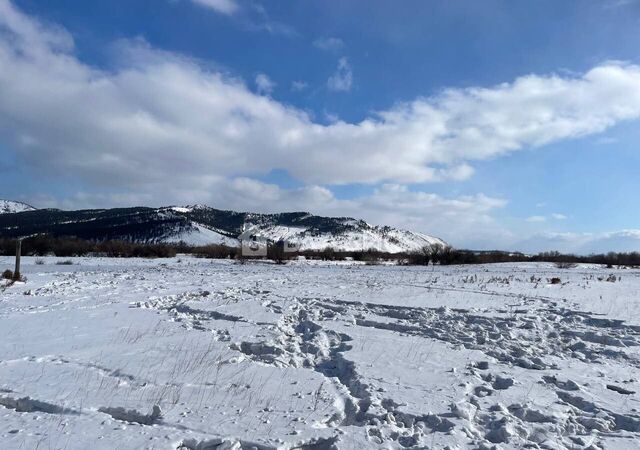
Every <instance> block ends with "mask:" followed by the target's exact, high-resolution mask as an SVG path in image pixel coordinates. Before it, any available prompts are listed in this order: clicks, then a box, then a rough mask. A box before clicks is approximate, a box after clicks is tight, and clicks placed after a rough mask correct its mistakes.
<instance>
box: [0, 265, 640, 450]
mask: <svg viewBox="0 0 640 450" xmlns="http://www.w3.org/2000/svg"><path fill="white" fill-rule="evenodd" d="M23 261H24V262H23V264H24V266H23V272H24V274H25V275H26V276H27V277H28V281H27V283H26V284H23V283H18V284H15V285H13V286H10V287H6V288H3V287H0V448H2V449H34V448H40V449H61V448H65V449H86V448H91V449H114V448H119V449H144V448H158V449H214V448H216V449H222V448H257V449H270V448H283V449H292V448H300V449H308V450H309V449H332V448H339V449H362V448H403V447H409V448H411V447H413V448H447V446H449V447H448V448H451V449H454V448H503V449H506V448H546V449H561V448H562V449H564V448H567V449H583V448H584V449H586V448H591V449H598V448H610V449H637V448H640V411H639V409H640V394H639V393H640V381H639V380H640V370H639V367H640V351H639V349H640V347H639V345H640V271H637V270H618V269H615V270H614V269H604V268H599V267H587V266H581V267H578V268H575V269H557V268H555V267H553V266H552V265H550V264H504V265H503V264H496V265H487V266H464V267H435V268H434V267H429V268H425V267H389V266H364V265H353V264H352V265H345V264H340V265H338V264H335V265H321V264H313V265H312V264H308V263H304V262H296V263H292V264H289V265H286V266H277V265H273V264H267V263H253V264H245V265H240V264H236V263H234V262H232V261H212V260H205V259H195V258H189V257H181V258H175V259H170V260H160V259H159V260H143V259H107V258H75V259H73V262H74V264H73V265H57V264H56V261H59V259H56V258H44V264H38V265H36V264H35V259H34V258H24V259H23ZM11 265H12V260H11V259H10V258H0V268H9V267H11ZM610 274H613V276H615V277H616V279H615V282H612V281H606V279H607V277H609V275H610ZM552 277H560V278H561V281H562V282H561V283H560V284H550V283H549V279H550V278H552ZM611 279H612V278H611ZM219 444H222V445H219Z"/></svg>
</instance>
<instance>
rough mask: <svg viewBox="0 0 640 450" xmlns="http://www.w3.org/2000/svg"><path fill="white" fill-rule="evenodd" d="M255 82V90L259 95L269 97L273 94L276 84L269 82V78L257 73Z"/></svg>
mask: <svg viewBox="0 0 640 450" xmlns="http://www.w3.org/2000/svg"><path fill="white" fill-rule="evenodd" d="M255 81H256V89H257V91H258V93H259V94H261V95H271V93H272V92H273V89H274V88H275V87H276V83H274V82H273V81H271V78H269V77H268V76H267V75H266V74H264V73H259V74H258V75H256V80H255Z"/></svg>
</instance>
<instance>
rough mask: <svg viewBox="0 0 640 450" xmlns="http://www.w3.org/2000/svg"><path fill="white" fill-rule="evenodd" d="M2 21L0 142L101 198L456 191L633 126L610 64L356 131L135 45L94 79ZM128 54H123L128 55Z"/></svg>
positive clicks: (630, 81)
mask: <svg viewBox="0 0 640 450" xmlns="http://www.w3.org/2000/svg"><path fill="white" fill-rule="evenodd" d="M0 8H1V14H0V98H2V102H1V103H0V133H1V134H2V137H3V140H4V141H5V142H10V143H11V147H12V148H13V149H15V150H16V151H17V152H19V155H20V156H21V158H22V159H23V160H25V161H27V162H28V164H31V165H32V166H36V167H39V168H40V169H41V170H43V171H46V172H52V171H53V172H54V173H60V172H68V171H73V173H77V174H78V175H79V176H84V177H85V178H86V179H89V180H92V181H98V182H102V183H106V184H110V183H112V184H115V185H120V186H122V185H123V184H125V185H133V186H136V187H139V186H141V185H144V184H145V183H148V182H153V181H156V180H158V179H162V178H163V177H166V176H170V177H171V178H172V180H173V182H174V183H177V184H180V183H183V184H184V183H185V182H189V183H190V182H191V181H192V180H193V179H194V178H198V177H204V176H210V175H218V176H234V175H235V176H241V175H245V176H251V175H255V174H259V173H266V172H269V171H270V170H272V169H275V168H279V169H283V170H287V171H288V172H289V173H290V174H291V175H292V176H294V177H295V178H297V179H299V180H301V181H303V182H306V183H315V184H340V183H356V182H359V183H378V182H384V181H391V182H399V183H417V182H426V181H440V180H446V179H451V178H455V179H461V178H465V177H468V176H470V175H471V174H472V166H471V163H472V162H473V161H477V160H483V159H488V158H495V157H497V156H500V155H503V154H506V153H509V152H514V151H517V150H519V149H523V148H529V147H536V146H541V145H544V144H547V143H549V142H554V141H558V140H561V139H567V138H572V137H577V136H582V135H586V134H590V133H597V132H600V131H602V130H604V129H606V128H607V127H610V126H612V125H614V124H616V123H618V122H620V121H623V120H628V119H635V118H637V117H638V116H640V67H638V66H634V65H628V64H622V63H606V64H602V65H600V66H597V67H594V68H593V69H591V70H589V71H588V72H586V73H585V74H583V75H582V76H578V77H573V78H571V77H565V78H563V77H560V76H557V75H551V76H535V75H529V76H525V77H522V78H518V79H516V80H515V81H514V82H512V83H504V84H501V85H498V86H494V87H491V88H468V89H448V90H445V91H443V92H442V93H441V94H439V95H437V96H435V97H429V98H419V99H416V100H414V101H412V102H408V103H401V104H397V105H395V106H393V107H392V108H390V109H388V110H385V111H379V112H377V113H374V114H373V115H372V116H371V117H368V118H365V119H363V120H361V121H360V122H344V121H341V120H338V121H336V122H333V123H330V124H328V125H323V124H319V123H316V122H314V121H313V120H312V119H311V118H310V117H309V115H308V114H307V113H306V112H304V111H302V110H299V109H296V108H293V107H290V106H287V105H284V104H282V103H279V102H277V101H276V100H274V99H271V98H269V97H265V96H262V95H256V94H254V93H252V92H251V91H250V90H249V89H247V87H246V86H245V85H244V84H243V83H242V82H240V81H238V80H236V79H231V78H229V77H227V76H225V75H224V74H222V73H219V72H216V71H211V70H206V69H204V68H202V67H201V66H199V65H198V64H197V63H196V62H194V61H192V60H189V59H186V58H183V57H181V56H180V55H175V54H170V53H167V52H162V51H158V50H155V49H152V48H150V47H149V46H148V45H146V46H140V45H139V43H138V42H129V43H128V45H129V46H130V47H135V48H134V50H133V51H135V52H136V58H130V57H129V58H123V62H122V63H121V66H120V68H119V69H117V70H115V71H104V70H101V69H98V68H95V67H92V66H89V65H87V64H85V63H83V62H82V61H81V60H79V58H78V57H76V56H75V54H74V52H73V40H72V39H71V37H70V36H69V35H68V33H66V32H64V31H63V30H60V29H56V28H51V27H45V26H43V25H41V24H40V23H38V22H37V21H35V20H33V19H31V18H29V17H27V16H24V15H23V14H21V13H20V12H19V11H17V10H16V9H14V7H13V6H12V5H11V3H9V2H7V1H6V0H2V1H1V2H0ZM126 46H127V44H123V45H122V46H121V52H122V53H123V54H127V53H130V52H131V51H132V50H131V49H129V50H127V49H126ZM345 64H346V60H345ZM343 78H344V77H343ZM347 78H348V77H347ZM341 83H342V85H343V86H346V85H348V84H350V82H349V81H344V80H343V81H340V82H336V87H337V86H339V85H341Z"/></svg>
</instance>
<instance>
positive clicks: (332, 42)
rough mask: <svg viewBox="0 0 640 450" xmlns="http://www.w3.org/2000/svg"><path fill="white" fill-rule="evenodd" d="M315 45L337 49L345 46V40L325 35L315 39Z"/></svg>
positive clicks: (320, 47) (327, 49)
mask: <svg viewBox="0 0 640 450" xmlns="http://www.w3.org/2000/svg"><path fill="white" fill-rule="evenodd" d="M313 45H314V46H315V47H316V48H319V49H321V50H326V51H337V50H341V49H342V48H343V47H344V42H343V41H342V39H340V38H336V37H323V38H318V39H316V40H315V41H313Z"/></svg>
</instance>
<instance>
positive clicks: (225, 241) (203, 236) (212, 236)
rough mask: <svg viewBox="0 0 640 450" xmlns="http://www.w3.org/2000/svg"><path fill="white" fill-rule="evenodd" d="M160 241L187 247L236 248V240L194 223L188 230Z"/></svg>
mask: <svg viewBox="0 0 640 450" xmlns="http://www.w3.org/2000/svg"><path fill="white" fill-rule="evenodd" d="M162 241H163V242H166V243H178V242H184V243H185V244H187V245H193V246H200V245H211V244H218V245H226V246H228V247H237V246H238V240H237V239H235V238H230V237H228V236H225V235H223V234H221V233H218V232H217V231H214V230H211V229H209V228H207V227H204V226H202V225H200V224H198V223H195V222H194V223H192V224H191V226H190V227H189V228H187V229H185V230H182V231H179V232H178V233H176V234H173V235H170V236H167V237H165V238H163V239H162Z"/></svg>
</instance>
